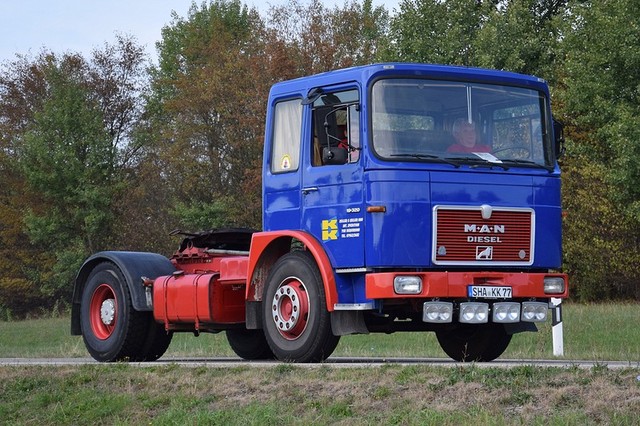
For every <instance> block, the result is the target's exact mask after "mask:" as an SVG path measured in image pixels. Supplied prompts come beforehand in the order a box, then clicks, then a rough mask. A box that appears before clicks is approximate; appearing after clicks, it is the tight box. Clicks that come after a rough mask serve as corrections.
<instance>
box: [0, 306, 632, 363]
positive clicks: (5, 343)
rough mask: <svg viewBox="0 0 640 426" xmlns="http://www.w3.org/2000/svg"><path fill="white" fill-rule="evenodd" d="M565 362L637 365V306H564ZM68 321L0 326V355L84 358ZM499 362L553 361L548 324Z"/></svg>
mask: <svg viewBox="0 0 640 426" xmlns="http://www.w3.org/2000/svg"><path fill="white" fill-rule="evenodd" d="M563 313H564V336H565V338H564V348H565V359H575V360H579V359H580V360H582V359H584V360H611V361H631V362H640V327H638V324H640V305H639V304H602V305H577V304H566V305H565V306H564V310H563ZM69 328H70V325H69V318H67V317H63V318H46V319H37V320H28V321H15V322H0V357H3V358H6V357H86V356H88V354H87V352H86V349H85V348H84V344H83V342H82V338H81V337H79V336H70V335H69ZM170 356H179V357H185V356H190V357H218V356H235V355H234V353H233V352H232V351H231V349H230V348H229V345H228V344H227V341H226V338H225V335H224V333H219V334H202V335H200V336H199V337H194V336H193V335H192V334H189V333H180V334H177V335H176V336H174V339H173V342H172V343H171V346H170V347H169V350H168V351H167V353H166V355H165V357H170ZM334 356H353V357H446V355H445V354H444V352H442V350H441V349H440V346H439V345H438V342H437V340H436V338H435V335H434V334H433V333H395V334H390V335H389V334H369V335H356V336H345V337H343V338H342V339H341V340H340V344H339V345H338V347H337V348H336V351H335V352H334ZM502 358H517V359H527V358H553V348H552V339H551V322H550V321H547V322H546V323H544V324H542V325H541V326H540V327H539V332H537V333H520V334H517V335H515V336H514V337H513V340H512V341H511V345H510V346H509V348H508V349H507V351H506V352H505V353H504V354H503V356H502Z"/></svg>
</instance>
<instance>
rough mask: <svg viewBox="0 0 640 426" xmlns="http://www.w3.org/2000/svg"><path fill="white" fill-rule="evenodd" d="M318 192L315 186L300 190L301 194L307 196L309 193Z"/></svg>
mask: <svg viewBox="0 0 640 426" xmlns="http://www.w3.org/2000/svg"><path fill="white" fill-rule="evenodd" d="M316 191H318V187H317V186H310V187H309V188H302V194H304V195H307V194H309V193H310V192H316Z"/></svg>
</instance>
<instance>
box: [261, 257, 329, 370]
mask: <svg viewBox="0 0 640 426" xmlns="http://www.w3.org/2000/svg"><path fill="white" fill-rule="evenodd" d="M263 324H264V334H265V337H266V339H267V342H268V343H269V346H270V347H271V350H272V351H273V354H274V355H275V356H276V358H278V359H279V360H282V361H292V362H320V361H323V360H325V359H326V358H328V357H329V356H330V355H331V354H332V353H333V350H334V349H335V348H336V346H337V345H338V342H339V340H340V337H339V336H334V335H333V333H332V331H331V317H330V314H329V312H328V311H327V309H326V297H325V292H324V286H323V284H322V278H321V277H320V272H319V271H318V267H317V265H316V263H315V260H314V258H313V256H311V255H310V254H309V253H308V252H306V251H294V252H291V253H288V254H286V255H284V256H283V257H281V258H280V259H279V260H278V261H277V262H276V263H275V264H274V266H273V268H272V269H271V271H270V273H269V276H268V277H267V283H266V290H265V293H264V298H263Z"/></svg>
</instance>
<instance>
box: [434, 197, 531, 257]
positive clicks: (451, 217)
mask: <svg viewBox="0 0 640 426" xmlns="http://www.w3.org/2000/svg"><path fill="white" fill-rule="evenodd" d="M483 214H484V217H485V218H483ZM433 215H434V236H433V247H432V249H433V255H432V260H433V262H434V263H435V264H437V265H462V264H464V265H468V264H493V265H531V264H532V263H533V237H532V235H533V233H534V232H533V231H534V229H533V228H534V212H533V210H532V209H506V208H498V207H494V208H492V207H490V206H486V205H485V206H479V207H449V206H437V207H435V208H434V211H433Z"/></svg>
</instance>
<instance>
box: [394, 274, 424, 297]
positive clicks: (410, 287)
mask: <svg viewBox="0 0 640 426" xmlns="http://www.w3.org/2000/svg"><path fill="white" fill-rule="evenodd" d="M393 291H395V292H396V294H420V293H422V278H420V277H416V276H412V275H398V276H397V277H395V278H394V279H393Z"/></svg>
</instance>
